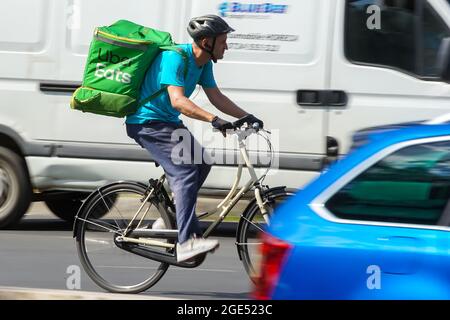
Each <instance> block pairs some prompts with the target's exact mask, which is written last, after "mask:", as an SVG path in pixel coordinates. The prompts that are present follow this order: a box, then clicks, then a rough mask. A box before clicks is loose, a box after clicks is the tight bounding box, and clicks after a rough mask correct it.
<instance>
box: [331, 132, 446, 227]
mask: <svg viewBox="0 0 450 320" xmlns="http://www.w3.org/2000/svg"><path fill="white" fill-rule="evenodd" d="M449 198H450V142H449V141H446V142H439V143H429V144H420V145H414V146H410V147H406V148H404V149H401V150H399V151H396V152H394V153H392V154H391V155H389V156H387V157H385V158H384V159H382V160H381V161H379V162H378V163H376V164H375V165H373V166H372V167H370V168H369V169H368V170H366V171H365V172H363V173H362V174H360V175H359V176H358V177H356V178H355V179H354V180H353V181H351V182H350V183H349V184H347V185H346V186H345V187H343V188H342V189H341V190H340V191H338V192H337V193H336V194H335V195H334V196H333V197H332V198H330V199H329V200H328V201H327V203H326V204H325V206H326V207H327V208H328V209H329V210H330V211H331V212H332V213H333V214H335V215H336V216H338V217H340V218H343V219H354V220H371V221H385V222H402V223H412V224H425V225H435V224H437V223H438V221H439V219H440V217H441V215H442V213H443V211H444V210H450V207H449V208H447V209H446V206H450V202H449V201H448V200H449Z"/></svg>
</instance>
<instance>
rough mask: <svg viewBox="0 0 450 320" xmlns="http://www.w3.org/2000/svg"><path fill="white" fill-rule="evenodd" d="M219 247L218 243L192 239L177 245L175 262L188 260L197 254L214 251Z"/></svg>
mask: <svg viewBox="0 0 450 320" xmlns="http://www.w3.org/2000/svg"><path fill="white" fill-rule="evenodd" d="M218 247H219V241H217V240H208V239H204V238H195V237H192V238H190V239H189V240H188V241H186V242H184V243H182V244H179V243H177V261H178V262H182V261H186V260H189V259H191V258H193V257H195V256H198V255H199V254H202V253H205V252H210V251H214V250H216V249H217V248H218Z"/></svg>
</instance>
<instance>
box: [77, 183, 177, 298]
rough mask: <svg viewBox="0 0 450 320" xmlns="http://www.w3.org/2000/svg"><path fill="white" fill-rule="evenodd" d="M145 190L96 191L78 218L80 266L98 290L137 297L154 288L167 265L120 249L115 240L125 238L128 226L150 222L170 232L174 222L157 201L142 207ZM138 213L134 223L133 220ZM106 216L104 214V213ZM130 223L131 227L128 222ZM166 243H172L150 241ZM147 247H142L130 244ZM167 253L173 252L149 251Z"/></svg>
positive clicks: (116, 186) (129, 187)
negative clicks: (159, 222)
mask: <svg viewBox="0 0 450 320" xmlns="http://www.w3.org/2000/svg"><path fill="white" fill-rule="evenodd" d="M145 191H146V188H145V187H144V186H141V185H138V184H134V183H116V184H112V185H111V186H109V187H106V188H103V189H102V190H101V191H96V194H95V195H93V196H92V197H90V198H89V199H88V200H86V201H88V203H86V204H84V205H83V208H84V210H83V211H82V212H80V213H79V215H78V216H77V219H78V220H79V221H77V223H79V226H78V227H77V229H76V231H77V233H76V238H77V249H78V255H79V257H80V260H81V263H82V265H83V267H84V269H85V271H86V272H87V274H88V275H89V277H90V278H91V279H92V280H93V281H94V282H95V283H96V284H97V285H99V286H100V287H102V288H104V289H106V290H108V291H110V292H116V293H138V292H141V291H145V290H147V289H148V288H150V287H151V286H153V285H154V284H156V283H157V282H158V281H159V280H160V279H161V277H162V276H163V275H164V273H165V272H166V271H167V269H168V267H169V265H168V264H167V263H161V262H157V261H153V260H149V259H147V258H144V257H141V256H139V255H136V254H133V253H131V252H128V251H126V250H123V249H121V248H119V247H118V246H117V245H116V241H118V237H121V236H124V232H125V230H126V228H127V227H128V226H131V228H136V227H138V224H139V221H140V219H141V218H142V217H143V215H144V213H145V212H147V213H146V214H145V219H144V220H143V221H142V223H141V224H140V225H139V228H140V229H145V228H151V227H152V223H153V221H155V220H156V219H158V218H161V219H162V220H163V221H164V225H165V228H166V229H173V228H174V222H173V219H172V218H171V217H170V216H169V214H168V212H167V211H166V208H165V206H164V205H163V203H161V202H160V201H159V200H158V198H157V197H152V198H151V199H150V200H149V201H148V202H146V203H144V200H145V198H146V194H145ZM139 208H141V210H140V214H139V215H138V217H137V218H136V219H135V220H132V219H133V216H134V215H135V214H136V212H138V211H139ZM105 212H106V213H105ZM131 221H133V222H132V223H131V224H130V222H131ZM152 240H158V241H162V242H165V243H173V240H167V239H152ZM131 245H136V246H142V247H146V246H147V245H142V244H131ZM151 248H152V250H161V252H168V251H170V250H172V249H168V248H164V247H161V248H159V247H157V248H155V247H154V246H152V247H151Z"/></svg>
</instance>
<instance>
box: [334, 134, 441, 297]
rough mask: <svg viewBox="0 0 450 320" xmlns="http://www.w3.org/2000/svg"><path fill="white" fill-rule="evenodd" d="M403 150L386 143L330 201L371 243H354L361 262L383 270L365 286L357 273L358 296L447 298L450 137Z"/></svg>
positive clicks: (401, 146) (356, 233) (358, 234)
mask: <svg viewBox="0 0 450 320" xmlns="http://www.w3.org/2000/svg"><path fill="white" fill-rule="evenodd" d="M394 148H395V147H394ZM396 148H397V150H395V149H394V151H393V149H392V146H391V148H387V150H389V151H386V152H385V153H383V151H382V152H381V155H380V154H378V155H377V158H378V159H380V160H378V161H377V162H376V163H374V164H373V165H370V166H368V167H366V168H365V169H364V170H363V171H362V172H361V173H360V174H358V175H357V176H351V175H350V177H348V178H347V179H350V180H351V181H350V182H349V183H347V184H345V185H343V186H342V188H341V189H340V190H339V191H338V192H336V193H335V194H334V195H333V196H332V197H331V198H330V199H329V200H328V201H326V203H325V206H326V208H327V210H329V212H331V213H332V214H333V215H334V216H336V217H337V218H339V219H340V222H345V223H347V225H348V226H349V228H351V230H352V234H353V235H352V238H353V239H359V240H360V242H359V246H360V247H364V248H365V249H366V250H365V251H364V254H362V252H363V251H361V254H355V252H357V251H355V250H352V249H353V248H354V247H349V248H348V249H349V250H348V251H349V252H351V253H353V254H354V256H353V259H354V264H355V265H356V266H359V267H361V265H363V266H365V267H370V266H372V267H373V268H375V267H376V268H377V270H379V273H380V274H379V281H378V286H376V285H374V283H373V282H370V281H369V282H367V283H368V285H367V287H366V285H365V283H362V282H361V281H359V282H357V281H355V278H352V277H350V278H349V279H353V280H352V281H353V282H352V284H353V285H355V288H357V289H355V292H354V293H353V294H355V297H356V296H357V297H358V298H370V299H371V298H387V299H400V298H401V299H403V298H407V299H408V298H414V299H416V298H432V299H442V298H444V299H447V298H448V297H450V290H449V283H450V282H449V281H450V277H449V273H448V263H449V251H448V241H449V237H450V228H449V225H448V220H447V219H448V214H449V210H450V209H449V208H450V206H449V203H450V177H449V175H448V172H449V170H450V161H449V160H448V159H449V158H450V141H449V140H448V137H438V138H434V139H429V140H428V141H426V142H421V141H408V142H406V143H402V144H398V145H397V147H396ZM366 162H370V160H369V161H366ZM352 222H353V223H352ZM352 268H353V267H352ZM373 268H372V269H371V270H374V269H373ZM371 270H369V269H368V271H371ZM355 274H356V273H355ZM368 278H369V279H368V280H371V279H370V278H371V277H370V275H369V276H368ZM371 285H372V286H371Z"/></svg>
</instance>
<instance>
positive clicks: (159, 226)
mask: <svg viewBox="0 0 450 320" xmlns="http://www.w3.org/2000/svg"><path fill="white" fill-rule="evenodd" d="M152 229H157V230H161V229H167V228H166V224H165V223H164V220H163V218H158V219H156V220H155V222H153V224H152Z"/></svg>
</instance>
